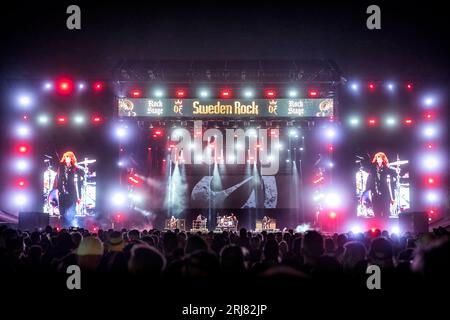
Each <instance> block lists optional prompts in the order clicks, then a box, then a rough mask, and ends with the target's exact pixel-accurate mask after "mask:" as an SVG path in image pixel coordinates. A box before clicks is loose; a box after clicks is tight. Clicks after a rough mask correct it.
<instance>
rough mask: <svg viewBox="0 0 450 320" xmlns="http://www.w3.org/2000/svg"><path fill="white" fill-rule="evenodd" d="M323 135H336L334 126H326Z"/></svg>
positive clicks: (328, 136) (332, 136)
mask: <svg viewBox="0 0 450 320" xmlns="http://www.w3.org/2000/svg"><path fill="white" fill-rule="evenodd" d="M325 135H326V137H327V138H329V139H332V138H334V137H336V130H334V128H327V129H326V131H325Z"/></svg>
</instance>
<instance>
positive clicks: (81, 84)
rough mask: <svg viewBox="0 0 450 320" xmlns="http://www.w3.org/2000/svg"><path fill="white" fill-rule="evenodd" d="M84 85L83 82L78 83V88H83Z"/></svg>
mask: <svg viewBox="0 0 450 320" xmlns="http://www.w3.org/2000/svg"><path fill="white" fill-rule="evenodd" d="M85 87H86V85H85V84H84V82H79V83H78V90H83V89H84V88H85Z"/></svg>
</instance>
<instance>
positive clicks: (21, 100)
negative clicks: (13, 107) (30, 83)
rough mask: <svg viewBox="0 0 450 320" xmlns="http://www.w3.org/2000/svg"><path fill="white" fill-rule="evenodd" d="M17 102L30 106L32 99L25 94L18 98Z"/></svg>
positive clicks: (22, 105)
mask: <svg viewBox="0 0 450 320" xmlns="http://www.w3.org/2000/svg"><path fill="white" fill-rule="evenodd" d="M17 102H18V103H19V106H20V107H23V108H28V107H29V106H31V102H32V99H31V97H30V96H29V95H25V94H23V95H20V96H19V97H18V98H17Z"/></svg>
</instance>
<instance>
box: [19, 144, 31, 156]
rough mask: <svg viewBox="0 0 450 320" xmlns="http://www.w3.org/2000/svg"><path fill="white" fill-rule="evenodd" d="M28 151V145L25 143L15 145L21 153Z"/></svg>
mask: <svg viewBox="0 0 450 320" xmlns="http://www.w3.org/2000/svg"><path fill="white" fill-rule="evenodd" d="M29 151H30V147H29V146H27V145H26V144H19V145H18V146H17V152H19V153H21V154H26V153H28V152H29Z"/></svg>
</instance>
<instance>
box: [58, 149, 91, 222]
mask: <svg viewBox="0 0 450 320" xmlns="http://www.w3.org/2000/svg"><path fill="white" fill-rule="evenodd" d="M83 179H84V171H83V170H82V169H81V168H79V167H78V166H77V158H76V157H75V154H74V153H73V152H72V151H67V152H65V153H64V154H63V156H62V158H61V160H60V161H59V168H58V173H57V177H56V179H55V186H54V187H55V188H57V189H58V201H59V212H60V214H61V223H62V226H63V227H70V226H71V224H72V221H73V219H74V217H75V213H76V206H77V204H79V203H80V197H81V188H80V186H81V182H82V180H83Z"/></svg>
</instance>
